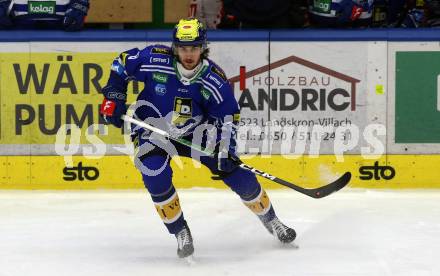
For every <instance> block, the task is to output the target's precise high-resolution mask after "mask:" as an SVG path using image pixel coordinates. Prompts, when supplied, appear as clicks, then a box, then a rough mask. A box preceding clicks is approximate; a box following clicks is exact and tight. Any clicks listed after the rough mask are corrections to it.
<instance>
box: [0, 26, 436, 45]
mask: <svg viewBox="0 0 440 276" xmlns="http://www.w3.org/2000/svg"><path fill="white" fill-rule="evenodd" d="M170 38H171V30H148V31H142V30H90V31H82V32H76V33H69V32H63V31H34V30H32V31H28V30H26V31H0V42H33V41H35V42H38V41H55V42H56V41H72V42H90V41H97V42H102V41H108V42H114V41H147V42H148V41H162V42H170V41H171V39H170ZM208 40H209V41H440V29H363V30H325V29H319V30H317V29H315V30H311V29H304V30H292V31H269V30H267V31H264V30H263V31H208Z"/></svg>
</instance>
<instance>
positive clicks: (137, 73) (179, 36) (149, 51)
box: [100, 19, 296, 258]
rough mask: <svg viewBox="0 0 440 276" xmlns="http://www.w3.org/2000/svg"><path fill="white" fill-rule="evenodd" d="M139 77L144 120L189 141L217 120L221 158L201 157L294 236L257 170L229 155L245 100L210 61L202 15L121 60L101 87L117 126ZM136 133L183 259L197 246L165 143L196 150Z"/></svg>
mask: <svg viewBox="0 0 440 276" xmlns="http://www.w3.org/2000/svg"><path fill="white" fill-rule="evenodd" d="M134 79H135V80H138V81H142V82H144V83H145V89H144V90H143V91H142V92H141V93H140V94H139V96H138V98H137V103H147V104H144V105H141V106H140V107H139V108H137V109H136V111H135V116H137V117H138V118H139V119H140V120H144V121H146V122H148V123H152V122H157V121H160V122H161V123H158V124H156V125H155V126H156V127H160V128H162V129H164V128H165V129H164V130H166V131H169V132H174V134H173V135H177V134H178V135H180V137H183V138H185V139H186V140H189V141H191V140H192V139H193V138H197V137H195V136H196V134H194V137H193V132H192V130H194V128H195V127H197V126H200V125H202V124H206V123H207V122H210V123H212V125H213V126H215V129H216V130H218V135H216V136H215V139H216V142H218V144H217V145H218V146H217V154H216V155H215V157H210V156H202V157H199V158H200V162H201V163H202V164H203V165H205V166H206V167H208V168H209V169H210V170H211V172H212V173H213V174H217V175H220V176H221V177H222V180H223V181H224V183H225V184H226V185H228V186H229V187H230V188H231V189H232V190H233V191H234V192H236V193H237V194H238V195H239V196H240V198H241V199H242V201H243V203H244V204H245V205H246V206H247V207H249V208H250V209H251V210H252V211H253V212H254V213H255V214H256V215H257V216H258V218H259V219H260V220H261V221H262V223H263V224H264V226H265V227H266V229H267V230H268V231H269V232H270V233H271V234H273V235H275V236H276V237H277V238H278V239H279V241H281V242H282V243H290V242H292V241H293V240H294V239H295V237H296V233H295V231H294V230H293V229H292V228H289V227H287V226H286V225H284V224H283V223H281V221H280V220H279V219H278V218H277V216H276V215H275V211H274V208H273V206H272V204H271V202H270V200H269V198H268V196H267V194H266V192H265V191H264V190H263V189H262V187H261V185H260V184H259V183H258V181H257V179H256V177H255V175H254V174H253V173H251V172H249V171H246V170H244V169H242V168H240V167H238V165H237V164H236V162H234V161H233V160H232V158H231V157H232V156H234V157H235V156H236V140H235V139H236V135H235V134H236V132H235V126H236V124H237V120H238V116H239V106H238V104H237V101H236V100H235V98H234V95H233V92H232V88H231V86H230V84H229V82H228V80H227V79H226V76H225V74H224V72H223V71H222V69H221V68H220V67H219V66H218V65H216V64H215V63H214V62H213V61H211V60H210V59H208V48H207V40H206V30H205V29H204V27H203V25H202V24H201V23H200V22H199V21H198V20H197V19H182V20H180V21H179V23H178V24H177V25H176V26H175V28H174V32H173V43H172V47H171V48H170V47H167V46H164V45H152V46H148V47H146V48H144V49H142V50H139V49H137V48H135V49H131V50H128V51H126V52H123V53H122V54H120V55H119V57H118V58H116V59H115V61H114V62H113V65H112V69H111V72H110V77H109V80H108V83H107V85H106V86H105V87H104V88H103V89H102V92H103V95H104V101H103V103H102V105H101V111H100V113H101V114H102V115H103V117H104V118H105V120H106V121H107V122H108V123H111V124H113V125H115V126H116V127H121V126H122V125H123V121H122V120H121V115H123V114H125V113H126V110H127V108H126V98H127V95H126V90H127V83H128V82H129V81H130V80H134ZM167 115H170V116H167ZM133 132H134V133H133V137H134V144H135V146H136V145H138V147H139V149H141V148H142V147H143V146H148V147H149V150H147V152H145V151H144V152H142V153H139V154H138V157H139V160H141V162H142V164H141V167H142V166H143V167H144V168H147V170H143V169H141V173H142V178H143V182H144V184H145V187H146V188H147V189H148V191H149V193H150V194H151V197H152V200H153V202H154V205H155V207H156V210H157V212H158V214H159V216H160V217H161V219H162V220H163V222H164V224H165V226H166V228H167V229H168V231H169V233H171V234H173V235H175V236H176V238H177V244H178V248H177V255H178V256H179V257H181V258H183V257H187V256H190V255H192V254H193V252H194V247H193V239H192V236H191V232H190V229H189V227H188V224H187V222H186V220H185V218H184V215H183V212H182V210H181V207H180V204H179V197H178V195H177V192H176V189H175V188H174V186H173V183H172V170H171V167H170V155H173V154H172V153H170V152H172V151H168V148H167V145H168V146H169V147H171V148H175V149H176V151H175V154H177V155H179V156H186V157H191V150H190V149H189V148H188V147H186V146H183V145H180V144H177V143H173V142H172V141H167V142H165V143H164V144H160V142H158V141H156V140H155V138H153V135H152V134H151V133H149V132H148V131H145V130H143V129H136V128H133ZM220 142H221V143H220ZM222 144H223V145H222ZM139 152H141V151H139ZM137 167H138V166H137ZM161 167H162V169H161V170H159V168H161ZM138 168H139V167H138ZM149 171H152V172H154V173H151V174H150V173H148V172H149ZM157 172H159V173H157Z"/></svg>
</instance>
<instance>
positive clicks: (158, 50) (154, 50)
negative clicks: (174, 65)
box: [150, 47, 171, 56]
mask: <svg viewBox="0 0 440 276" xmlns="http://www.w3.org/2000/svg"><path fill="white" fill-rule="evenodd" d="M150 53H151V54H161V55H167V56H171V50H170V49H168V48H160V47H153V48H151V50H150Z"/></svg>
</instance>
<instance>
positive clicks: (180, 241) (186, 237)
mask: <svg viewBox="0 0 440 276" xmlns="http://www.w3.org/2000/svg"><path fill="white" fill-rule="evenodd" d="M176 239H177V256H179V258H185V259H188V260H189V257H191V256H192V254H193V253H194V246H193V239H192V236H191V231H190V230H189V227H188V225H187V224H186V223H185V225H184V227H183V228H182V230H180V231H179V233H177V234H176Z"/></svg>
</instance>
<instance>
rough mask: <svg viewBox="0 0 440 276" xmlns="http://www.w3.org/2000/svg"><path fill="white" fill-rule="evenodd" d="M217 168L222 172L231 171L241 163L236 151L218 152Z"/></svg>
mask: <svg viewBox="0 0 440 276" xmlns="http://www.w3.org/2000/svg"><path fill="white" fill-rule="evenodd" d="M216 158H217V169H218V170H219V171H221V172H226V173H230V172H232V171H233V170H235V169H236V168H237V167H238V165H239V161H238V160H239V158H238V156H237V155H236V154H235V153H230V152H219V153H217V154H216Z"/></svg>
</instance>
